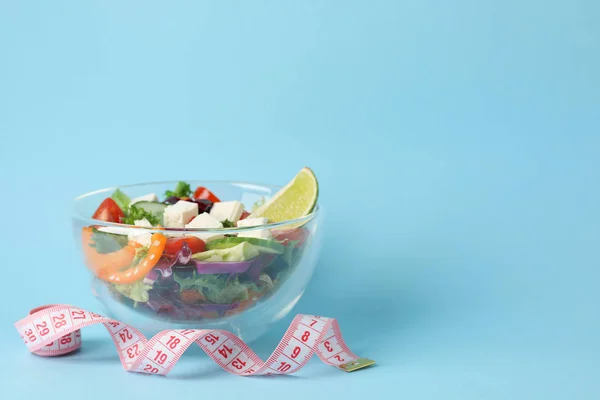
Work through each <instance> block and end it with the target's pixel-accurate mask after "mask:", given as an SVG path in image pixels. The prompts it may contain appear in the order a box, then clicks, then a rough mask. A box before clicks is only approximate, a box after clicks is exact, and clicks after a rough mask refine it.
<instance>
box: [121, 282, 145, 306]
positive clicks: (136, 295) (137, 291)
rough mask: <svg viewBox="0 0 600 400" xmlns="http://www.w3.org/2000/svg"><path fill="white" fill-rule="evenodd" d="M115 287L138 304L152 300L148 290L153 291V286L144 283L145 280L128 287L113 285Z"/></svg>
mask: <svg viewBox="0 0 600 400" xmlns="http://www.w3.org/2000/svg"><path fill="white" fill-rule="evenodd" d="M113 287H114V288H115V290H116V291H117V292H119V293H121V294H122V295H123V296H125V297H129V298H130V299H131V300H133V301H137V302H138V303H145V302H147V301H148V299H149V298H150V296H149V295H148V290H150V289H152V285H149V284H147V283H144V281H143V280H142V281H137V282H134V283H130V284H126V285H117V284H113Z"/></svg>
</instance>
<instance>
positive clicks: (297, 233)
mask: <svg viewBox="0 0 600 400" xmlns="http://www.w3.org/2000/svg"><path fill="white" fill-rule="evenodd" d="M272 234H273V237H274V238H275V239H277V240H278V241H280V242H281V243H283V244H284V245H287V243H288V242H291V241H295V242H296V245H295V246H294V248H296V247H300V246H302V245H303V244H304V242H306V239H307V238H308V235H310V232H309V231H308V230H306V229H304V228H292V229H280V230H273V231H272Z"/></svg>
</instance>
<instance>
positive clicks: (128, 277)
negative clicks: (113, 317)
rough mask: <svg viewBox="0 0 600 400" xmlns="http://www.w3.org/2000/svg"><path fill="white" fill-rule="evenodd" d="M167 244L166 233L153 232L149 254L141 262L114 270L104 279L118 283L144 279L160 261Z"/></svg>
mask: <svg viewBox="0 0 600 400" xmlns="http://www.w3.org/2000/svg"><path fill="white" fill-rule="evenodd" d="M166 244H167V237H166V236H165V235H163V234H161V233H155V234H153V235H152V239H151V245H150V248H149V250H148V254H147V255H146V257H144V259H143V260H141V261H140V263H139V264H137V265H133V266H129V268H126V269H122V270H119V271H112V272H111V273H110V274H109V276H107V277H102V279H104V280H105V281H107V282H112V283H117V284H119V283H121V284H126V283H133V282H136V281H139V280H140V279H144V277H145V276H146V275H147V274H148V272H150V271H151V270H152V268H154V266H155V265H156V264H157V263H158V260H159V259H160V256H162V253H163V251H164V250H165V245H166Z"/></svg>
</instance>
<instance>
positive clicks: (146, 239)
mask: <svg viewBox="0 0 600 400" xmlns="http://www.w3.org/2000/svg"><path fill="white" fill-rule="evenodd" d="M134 223H135V226H140V227H143V228H152V224H151V223H150V222H149V221H148V220H147V219H146V218H144V219H139V220H136V221H134ZM127 237H128V238H129V240H132V241H134V242H138V243H139V244H141V245H142V246H146V247H149V246H150V244H151V243H152V234H151V233H150V232H144V231H142V230H141V229H130V230H129V234H128V235H127Z"/></svg>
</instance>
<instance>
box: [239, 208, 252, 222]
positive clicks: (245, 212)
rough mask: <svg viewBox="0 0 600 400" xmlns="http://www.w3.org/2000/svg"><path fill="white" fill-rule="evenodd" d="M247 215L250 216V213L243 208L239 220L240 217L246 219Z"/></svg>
mask: <svg viewBox="0 0 600 400" xmlns="http://www.w3.org/2000/svg"><path fill="white" fill-rule="evenodd" d="M249 216H250V213H249V212H248V211H246V210H244V211H243V212H242V216H241V217H240V220H242V219H246V218H248V217H249Z"/></svg>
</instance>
